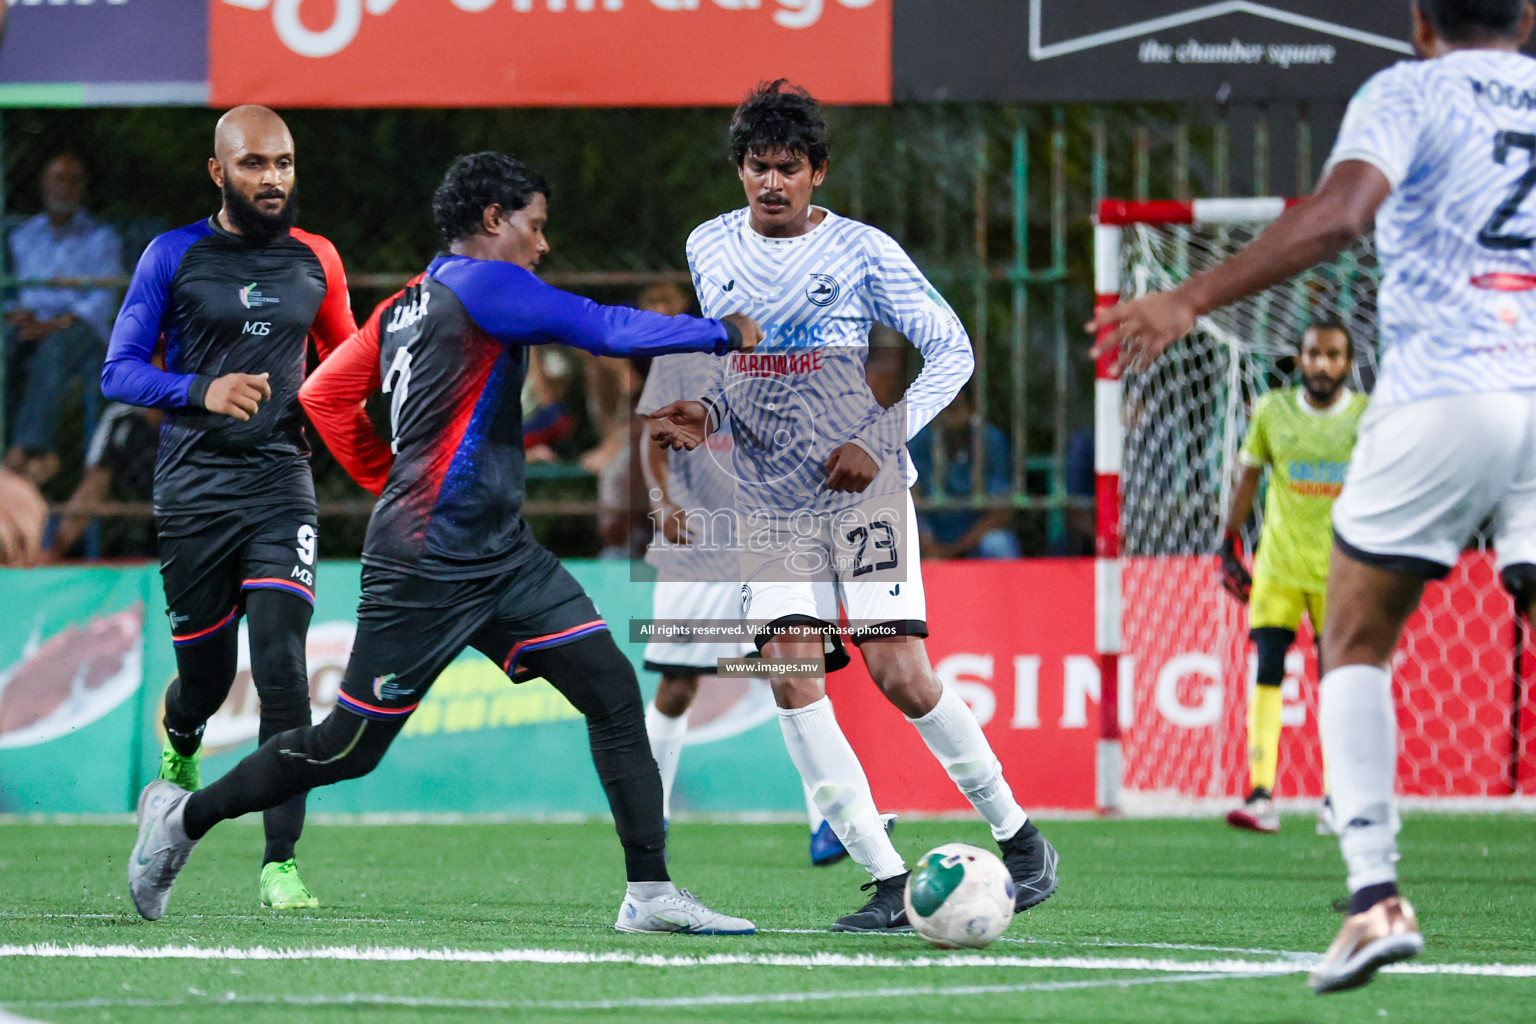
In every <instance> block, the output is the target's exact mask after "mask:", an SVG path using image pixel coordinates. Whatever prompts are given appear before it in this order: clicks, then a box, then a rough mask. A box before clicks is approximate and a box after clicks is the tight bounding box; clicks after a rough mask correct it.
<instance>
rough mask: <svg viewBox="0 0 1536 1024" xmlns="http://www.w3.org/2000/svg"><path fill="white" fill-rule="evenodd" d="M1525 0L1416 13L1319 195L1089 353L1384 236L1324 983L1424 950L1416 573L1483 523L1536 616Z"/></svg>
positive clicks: (1534, 271) (1332, 637)
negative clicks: (1400, 763)
mask: <svg viewBox="0 0 1536 1024" xmlns="http://www.w3.org/2000/svg"><path fill="white" fill-rule="evenodd" d="M1533 18H1536V15H1533V13H1532V8H1531V7H1530V5H1529V4H1528V3H1526V2H1525V0H1417V2H1416V4H1415V6H1414V14H1413V31H1414V43H1415V46H1416V48H1417V49H1418V51H1419V52H1420V54H1421V55H1422V56H1423V57H1424V58H1425V59H1424V60H1422V61H1419V62H1415V63H1403V64H1398V65H1397V66H1395V67H1392V68H1389V69H1387V70H1386V71H1383V72H1381V73H1380V74H1378V75H1376V76H1375V77H1373V78H1372V79H1371V80H1370V81H1369V82H1367V83H1366V85H1365V87H1364V88H1363V89H1361V90H1360V92H1359V94H1358V95H1356V97H1355V99H1354V100H1353V101H1352V102H1351V104H1350V107H1349V112H1348V114H1347V115H1346V116H1345V119H1344V124H1343V127H1342V128H1341V129H1340V131H1339V138H1338V141H1337V143H1336V144H1335V146H1334V149H1333V153H1332V155H1331V156H1330V157H1329V160H1328V164H1327V167H1326V169H1325V171H1324V174H1323V179H1322V184H1321V185H1320V186H1319V188H1318V190H1317V193H1316V194H1315V195H1314V196H1312V198H1310V199H1308V200H1307V201H1306V202H1304V203H1301V204H1300V205H1298V206H1296V207H1294V208H1292V209H1291V210H1289V211H1287V212H1286V214H1285V215H1284V216H1282V217H1281V218H1280V219H1279V220H1277V221H1276V222H1275V223H1274V224H1273V225H1272V226H1271V227H1270V228H1269V230H1268V231H1266V232H1265V233H1264V234H1263V235H1261V236H1260V237H1259V238H1258V239H1256V240H1255V241H1254V243H1253V244H1252V245H1250V246H1249V247H1248V248H1246V249H1244V250H1243V251H1242V252H1240V253H1238V254H1237V255H1236V256H1234V257H1232V258H1231V259H1230V260H1228V261H1227V262H1226V263H1224V264H1222V265H1221V266H1219V267H1216V268H1215V269H1213V270H1211V271H1210V272H1209V273H1206V274H1202V275H1200V276H1198V277H1196V278H1193V279H1192V280H1190V281H1189V282H1187V283H1186V284H1184V285H1183V286H1182V287H1180V288H1179V289H1177V290H1176V291H1172V292H1166V293H1162V294H1155V295H1149V296H1146V297H1144V298H1141V299H1137V300H1134V301H1131V302H1126V303H1122V304H1120V305H1117V306H1115V307H1112V308H1110V309H1107V310H1105V311H1103V312H1102V313H1101V314H1100V316H1099V317H1098V318H1097V319H1096V320H1095V321H1094V323H1093V324H1091V325H1090V328H1091V329H1094V330H1102V331H1103V333H1102V334H1101V335H1100V340H1099V346H1098V349H1096V351H1107V350H1109V349H1110V348H1111V347H1112V346H1115V345H1118V346H1119V347H1120V354H1119V362H1120V364H1121V365H1122V366H1133V367H1135V366H1142V365H1145V364H1146V363H1148V362H1150V361H1151V360H1152V359H1154V358H1156V357H1157V355H1158V354H1159V353H1160V352H1162V351H1163V349H1165V348H1166V347H1167V346H1168V345H1169V344H1171V343H1172V342H1173V341H1175V340H1176V339H1178V338H1179V337H1181V336H1183V335H1184V334H1186V333H1188V331H1189V330H1190V328H1191V327H1192V326H1193V325H1194V322H1195V320H1196V318H1197V317H1199V316H1200V315H1201V314H1203V313H1206V312H1208V311H1209V310H1212V309H1215V308H1217V307H1219V306H1222V305H1225V304H1226V303H1229V302H1232V301H1234V300H1236V299H1238V298H1240V297H1242V296H1244V295H1248V294H1252V293H1253V292H1256V291H1259V290H1260V289H1263V288H1265V287H1267V286H1270V285H1273V284H1276V283H1279V282H1280V281H1283V280H1285V279H1286V278H1287V277H1289V276H1291V275H1292V274H1295V273H1297V272H1299V271H1302V270H1304V269H1306V268H1308V267H1310V266H1312V265H1313V264H1315V263H1318V262H1320V261H1323V260H1327V259H1330V258H1331V257H1333V256H1334V255H1335V254H1337V253H1338V252H1339V251H1340V250H1342V249H1343V247H1344V246H1345V245H1347V244H1348V243H1349V242H1350V241H1351V240H1352V239H1354V238H1355V237H1356V236H1358V235H1360V234H1362V233H1364V232H1366V231H1369V230H1370V228H1371V225H1372V222H1374V223H1375V227H1376V251H1377V253H1378V254H1379V256H1380V259H1381V264H1382V284H1381V294H1380V296H1379V299H1378V308H1379V309H1380V321H1381V322H1380V329H1381V338H1382V345H1383V348H1384V350H1385V354H1384V357H1383V361H1382V370H1381V374H1380V377H1379V379H1378V381H1377V385H1376V391H1375V394H1374V396H1373V398H1372V403H1371V408H1370V410H1369V411H1368V412H1367V413H1366V414H1365V417H1364V420H1363V421H1362V423H1361V426H1360V440H1359V443H1358V445H1357V447H1356V448H1355V455H1354V459H1353V461H1351V463H1350V466H1349V471H1348V473H1347V474H1346V476H1345V481H1344V490H1343V493H1342V494H1341V495H1340V497H1339V499H1338V501H1337V502H1336V503H1335V505H1334V509H1333V535H1334V548H1333V557H1332V562H1331V564H1330V567H1329V572H1328V607H1329V614H1328V622H1327V624H1326V626H1325V627H1324V630H1323V663H1324V665H1325V666H1326V667H1327V673H1326V675H1325V676H1324V677H1323V682H1322V691H1321V697H1320V708H1319V714H1318V727H1319V730H1320V732H1321V735H1322V743H1323V757H1324V760H1325V762H1326V763H1327V765H1328V776H1329V782H1330V785H1331V787H1332V791H1333V803H1334V814H1335V818H1336V820H1337V822H1338V825H1339V830H1338V834H1339V845H1340V848H1341V849H1342V851H1343V854H1344V860H1345V863H1346V865H1347V867H1348V869H1349V888H1350V894H1351V895H1350V905H1349V910H1348V916H1347V917H1346V918H1345V921H1344V927H1343V929H1342V930H1341V931H1340V932H1339V934H1338V937H1337V938H1336V939H1335V940H1334V942H1333V945H1332V946H1330V947H1329V949H1328V952H1327V953H1326V954H1325V956H1324V958H1323V961H1322V963H1320V964H1319V965H1318V967H1317V968H1316V970H1314V971H1313V972H1312V975H1311V979H1310V981H1311V984H1312V987H1313V988H1314V989H1316V990H1317V991H1318V992H1334V991H1341V990H1344V989H1349V988H1354V987H1356V986H1359V985H1363V984H1365V983H1366V982H1368V981H1369V980H1370V979H1371V977H1372V976H1373V975H1374V974H1375V972H1376V970H1377V968H1379V967H1380V966H1382V965H1383V964H1387V963H1391V962H1393V961H1396V960H1403V959H1406V958H1408V957H1412V956H1415V955H1417V954H1418V952H1419V951H1420V950H1421V949H1422V948H1423V945H1424V940H1423V937H1422V936H1421V935H1420V933H1419V928H1418V922H1417V920H1416V919H1415V917H1414V912H1413V908H1412V907H1411V906H1409V904H1408V903H1407V902H1406V901H1404V900H1403V899H1402V898H1401V897H1400V896H1399V895H1398V891H1397V860H1398V855H1397V832H1398V828H1399V822H1398V816H1397V810H1396V804H1395V800H1394V796H1393V774H1394V769H1395V767H1396V759H1397V745H1396V718H1395V715H1394V713H1393V707H1392V692H1391V676H1390V674H1389V665H1390V664H1391V660H1392V654H1393V651H1394V649H1395V648H1396V646H1397V642H1398V638H1399V636H1400V635H1401V633H1402V628H1403V624H1404V623H1405V622H1406V621H1407V619H1408V617H1409V615H1411V614H1412V613H1413V610H1414V609H1415V608H1416V607H1417V606H1418V603H1419V599H1420V597H1421V595H1422V594H1423V591H1424V584H1425V581H1426V580H1431V579H1439V578H1441V577H1443V576H1445V575H1446V573H1448V572H1449V571H1450V568H1451V566H1453V565H1454V564H1455V563H1456V561H1457V559H1458V558H1459V557H1460V554H1461V551H1462V548H1463V547H1464V546H1465V544H1466V542H1467V541H1468V539H1469V538H1470V537H1471V536H1472V533H1473V532H1474V531H1475V530H1476V529H1477V527H1478V525H1479V524H1480V523H1481V522H1482V521H1483V520H1485V519H1487V518H1489V517H1492V519H1493V522H1494V526H1495V531H1496V533H1495V548H1496V550H1497V553H1498V564H1499V568H1500V569H1501V571H1502V576H1503V581H1504V585H1505V586H1506V587H1508V588H1509V590H1510V591H1511V592H1512V593H1513V594H1514V596H1515V599H1516V601H1517V602H1518V604H1519V605H1520V606H1521V607H1522V608H1524V609H1525V611H1526V613H1527V614H1530V613H1531V612H1532V608H1533V602H1536V248H1533V247H1536V198H1533V197H1532V196H1531V192H1532V190H1533V188H1536V60H1531V59H1530V58H1528V57H1524V56H1522V55H1521V54H1520V52H1519V51H1520V49H1521V47H1522V45H1523V44H1524V42H1525V40H1526V39H1527V38H1528V36H1529V35H1530V32H1531V27H1532V22H1533Z"/></svg>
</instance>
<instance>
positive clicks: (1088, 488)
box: [1051, 427, 1098, 556]
mask: <svg viewBox="0 0 1536 1024" xmlns="http://www.w3.org/2000/svg"><path fill="white" fill-rule="evenodd" d="M1066 470H1067V480H1066V484H1067V497H1069V498H1076V499H1082V500H1085V501H1088V502H1090V504H1088V505H1086V506H1084V507H1079V506H1077V505H1073V506H1070V507H1068V509H1067V532H1066V536H1065V537H1063V538H1062V542H1061V546H1060V547H1059V548H1058V549H1057V550H1055V551H1052V552H1051V554H1053V555H1068V556H1078V555H1092V554H1093V553H1094V548H1095V545H1096V543H1097V540H1098V519H1097V515H1096V511H1095V509H1094V506H1093V505H1092V504H1091V502H1092V500H1093V498H1094V496H1095V495H1096V494H1097V493H1098V486H1097V484H1098V476H1097V474H1096V472H1095V471H1094V466H1093V428H1092V427H1082V428H1079V429H1078V430H1074V431H1073V432H1072V436H1071V437H1069V438H1068V439H1067V466H1066Z"/></svg>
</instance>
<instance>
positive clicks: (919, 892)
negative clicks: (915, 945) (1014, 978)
mask: <svg viewBox="0 0 1536 1024" xmlns="http://www.w3.org/2000/svg"><path fill="white" fill-rule="evenodd" d="M904 902H905V903H906V905H907V920H909V921H911V922H912V927H913V929H915V930H916V931H917V934H919V935H921V936H922V937H923V938H925V939H927V940H928V942H929V944H930V945H934V946H937V947H939V948H940V949H982V948H983V947H985V946H988V945H990V944H991V943H992V940H993V939H995V938H997V937H998V936H999V935H1001V934H1003V931H1004V930H1005V929H1006V928H1007V927H1008V922H1009V921H1012V920H1013V879H1012V878H1011V877H1010V876H1009V874H1008V869H1007V868H1005V867H1004V866H1003V862H1002V861H1000V860H998V859H997V855H996V854H992V853H988V852H987V851H986V850H982V849H978V848H977V847H975V846H967V845H966V844H965V843H945V844H944V845H943V846H940V847H938V848H937V849H933V850H929V851H928V852H927V853H925V854H924V855H923V857H922V859H921V860H919V861H918V862H917V866H916V867H915V868H913V870H912V874H911V875H909V876H908V877H907V891H906V895H905V897H904Z"/></svg>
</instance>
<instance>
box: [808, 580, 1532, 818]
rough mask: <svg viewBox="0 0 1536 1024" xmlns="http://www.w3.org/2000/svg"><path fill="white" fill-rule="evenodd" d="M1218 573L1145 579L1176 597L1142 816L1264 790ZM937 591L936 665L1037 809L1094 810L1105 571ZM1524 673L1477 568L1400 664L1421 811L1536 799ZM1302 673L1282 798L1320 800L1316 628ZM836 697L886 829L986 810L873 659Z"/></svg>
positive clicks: (1137, 638)
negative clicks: (1256, 774)
mask: <svg viewBox="0 0 1536 1024" xmlns="http://www.w3.org/2000/svg"><path fill="white" fill-rule="evenodd" d="M1215 573H1216V564H1215V559H1213V558H1210V557H1205V556H1170V557H1163V558H1137V559H1128V560H1127V562H1126V566H1125V574H1126V587H1127V591H1128V592H1133V593H1141V594H1150V593H1153V592H1158V593H1162V594H1165V595H1166V600H1163V601H1161V603H1160V606H1159V608H1158V609H1156V610H1154V611H1150V612H1149V614H1147V615H1145V616H1141V617H1140V621H1141V622H1142V623H1144V624H1146V625H1144V626H1143V627H1142V628H1139V629H1130V628H1128V630H1127V635H1126V653H1125V654H1124V655H1123V656H1122V658H1121V663H1120V673H1121V683H1120V701H1119V703H1120V707H1119V718H1120V723H1121V727H1122V729H1123V730H1124V734H1125V775H1126V778H1125V784H1126V789H1127V791H1128V793H1129V794H1130V795H1131V796H1132V798H1133V799H1135V798H1136V797H1141V798H1152V799H1154V800H1156V799H1158V798H1160V797H1162V798H1166V799H1167V803H1168V806H1169V808H1170V809H1175V808H1176V807H1178V806H1180V805H1182V806H1184V807H1188V806H1191V805H1193V804H1194V803H1196V802H1198V801H1202V800H1217V801H1222V800H1236V799H1240V798H1241V796H1242V793H1243V791H1244V790H1245V788H1246V786H1247V762H1246V759H1245V753H1244V748H1245V745H1246V709H1247V689H1248V687H1249V686H1250V685H1251V681H1252V679H1253V673H1254V663H1253V658H1252V652H1251V649H1250V645H1249V644H1248V642H1247V629H1246V622H1245V619H1244V613H1243V608H1242V606H1241V605H1238V604H1236V603H1235V602H1233V601H1232V600H1231V599H1230V598H1228V597H1226V596H1225V594H1224V593H1223V592H1222V591H1221V589H1220V588H1219V587H1218V586H1216V584H1215ZM923 582H924V586H925V588H926V590H927V594H928V622H929V629H930V632H931V636H930V637H929V639H928V642H927V646H928V653H929V657H930V659H931V660H932V662H933V665H934V668H935V670H936V671H937V673H938V674H939V676H940V677H941V678H942V679H944V681H945V682H946V683H947V684H949V685H951V686H954V687H955V688H956V690H957V691H958V692H959V693H960V695H961V696H962V697H964V698H965V700H966V701H967V703H969V704H970V706H971V708H972V710H973V711H975V713H976V716H977V718H978V719H979V720H980V721H981V723H982V728H983V730H984V731H985V732H986V735H987V738H988V740H989V741H990V742H991V743H992V747H993V749H994V750H995V751H996V752H997V756H998V758H999V759H1000V760H1001V761H1002V763H1003V768H1004V771H1005V772H1006V773H1007V776H1008V779H1009V781H1010V783H1011V784H1012V785H1013V788H1014V792H1015V794H1016V795H1017V796H1018V797H1019V800H1020V802H1021V803H1023V804H1024V806H1025V807H1026V808H1029V809H1031V810H1036V809H1046V808H1065V809H1076V810H1087V809H1091V808H1092V807H1093V802H1094V777H1093V773H1094V744H1095V741H1096V740H1097V737H1098V729H1097V723H1098V719H1097V714H1098V710H1097V709H1098V696H1099V683H1100V680H1099V668H1098V662H1097V659H1096V658H1095V657H1094V656H1093V643H1094V639H1093V565H1092V562H1091V561H1089V560H1086V559H1083V560H1035V561H1021V562H948V563H927V564H925V565H924V566H923ZM1513 654H1514V617H1513V611H1512V604H1511V602H1510V599H1509V597H1508V595H1506V594H1505V593H1504V591H1503V589H1502V588H1501V587H1500V585H1499V581H1498V578H1497V573H1496V571H1495V570H1494V566H1493V560H1492V558H1491V557H1489V556H1487V555H1481V554H1478V555H1468V556H1466V557H1464V558H1463V559H1462V561H1461V563H1460V564H1459V565H1458V566H1457V567H1456V569H1455V570H1454V571H1453V572H1452V574H1451V575H1450V577H1448V578H1447V579H1446V580H1444V581H1442V582H1439V583H1434V584H1431V585H1430V587H1429V588H1428V590H1427V591H1426V593H1425V596H1424V602H1423V605H1422V606H1421V608H1420V610H1419V611H1418V613H1416V614H1415V615H1414V617H1413V618H1412V619H1411V620H1410V622H1409V625H1408V629H1407V633H1406V636H1405V638H1404V641H1403V643H1402V645H1401V647H1400V648H1399V651H1398V654H1397V657H1396V658H1395V660H1394V665H1393V691H1394V693H1395V695H1396V698H1397V707H1398V728H1399V735H1400V739H1399V758H1398V791H1399V792H1400V793H1401V794H1403V795H1404V796H1410V797H1482V796H1503V795H1507V794H1509V793H1511V792H1516V791H1518V792H1522V793H1530V792H1533V791H1536V743H1532V742H1531V739H1530V738H1531V737H1532V736H1533V735H1536V733H1533V732H1532V730H1533V728H1536V696H1533V693H1532V690H1533V687H1531V686H1530V685H1529V684H1527V686H1526V687H1525V688H1524V691H1523V693H1517V691H1516V688H1515V683H1514V661H1513ZM1527 660H1531V659H1529V658H1528V659H1527ZM1287 669H1288V675H1287V678H1286V681H1285V684H1284V687H1283V689H1282V692H1283V693H1284V695H1285V704H1284V711H1283V723H1284V726H1285V728H1284V731H1283V733H1282V736H1281V749H1280V781H1279V792H1278V794H1277V795H1278V796H1280V797H1282V798H1287V797H1288V798H1297V797H1315V798H1320V797H1321V795H1322V792H1323V771H1322V754H1321V750H1320V748H1319V744H1318V736H1317V664H1316V656H1315V653H1314V651H1313V643H1312V637H1311V635H1310V633H1308V632H1307V631H1306V629H1305V627H1303V631H1302V635H1301V637H1300V638H1299V640H1298V642H1297V645H1296V647H1295V648H1293V649H1292V651H1291V656H1290V658H1289V659H1288V661H1287ZM829 692H830V693H831V696H832V701H833V705H834V707H835V709H836V711H837V717H838V721H839V722H840V723H841V724H842V727H843V730H844V732H846V733H847V734H848V738H849V741H850V742H851V743H852V744H853V746H854V749H855V750H857V751H858V754H859V757H860V759H861V760H862V761H863V763H864V765H865V768H866V770H867V771H868V774H869V778H870V784H871V786H872V787H873V789H874V793H875V798H876V801H877V802H878V803H879V805H880V808H881V809H882V810H886V811H923V812H944V811H964V810H966V809H967V808H968V804H967V803H966V801H965V799H964V797H962V796H961V795H960V793H959V792H958V790H956V788H955V786H954V783H952V782H951V781H950V780H949V778H948V777H947V776H946V775H945V773H944V770H943V769H942V768H941V767H940V766H939V764H938V763H937V762H936V761H935V760H934V758H933V756H932V755H931V754H929V752H928V750H927V748H926V747H924V745H923V742H922V740H921V738H920V737H919V736H918V734H917V730H915V729H913V728H912V727H911V726H910V725H908V724H907V722H906V721H905V720H904V719H903V718H902V716H901V714H900V713H899V712H898V711H897V710H896V709H895V708H894V707H892V706H891V705H890V703H889V702H887V701H886V700H885V698H884V697H883V696H882V695H881V694H880V692H879V691H878V690H877V689H876V688H875V686H874V684H873V682H871V681H870V679H869V676H868V674H867V673H866V672H865V670H864V666H863V662H862V661H861V660H858V659H857V658H856V659H855V662H854V665H853V666H852V667H850V668H849V669H847V670H845V671H843V672H840V673H837V674H836V675H834V676H832V677H831V679H830V680H829ZM1517 705H1518V706H1517ZM1517 725H1518V728H1517ZM1521 733H1523V734H1524V736H1525V737H1526V739H1525V741H1524V743H1523V749H1521V748H1519V747H1517V746H1516V743H1517V740H1516V736H1517V735H1519V734H1521ZM1156 806H1158V804H1156V803H1153V804H1150V805H1149V807H1151V808H1154V809H1155V807H1156Z"/></svg>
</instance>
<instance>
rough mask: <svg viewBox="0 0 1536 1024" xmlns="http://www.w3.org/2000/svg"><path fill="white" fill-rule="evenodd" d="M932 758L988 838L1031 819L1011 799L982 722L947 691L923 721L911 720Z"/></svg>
mask: <svg viewBox="0 0 1536 1024" xmlns="http://www.w3.org/2000/svg"><path fill="white" fill-rule="evenodd" d="M907 721H909V722H911V723H912V724H913V725H914V726H916V727H917V732H918V735H920V736H921V737H922V738H923V742H924V743H926V744H928V749H929V751H930V752H932V754H933V756H934V757H936V758H938V761H939V764H941V765H943V766H944V770H945V771H946V772H947V773H949V777H950V778H951V779H953V780H954V781H955V785H956V786H958V787H959V788H960V792H962V793H964V794H965V798H966V799H967V800H969V801H970V802H971V806H972V807H975V808H976V811H977V813H979V814H980V815H981V816H982V817H983V818H985V819H986V820H987V824H988V825H991V826H992V838H994V839H1007V838H1008V837H1009V836H1012V835H1013V834H1014V833H1015V832H1017V831H1018V830H1019V829H1021V828H1023V827H1024V823H1025V822H1026V821H1028V820H1029V815H1027V814H1025V813H1024V808H1022V807H1020V806H1019V803H1018V801H1017V800H1015V799H1014V798H1013V790H1012V789H1011V788H1010V787H1009V785H1008V780H1007V779H1005V778H1003V766H1002V764H1000V763H999V762H998V760H997V755H996V754H994V753H992V745H991V744H990V743H988V742H987V737H986V736H984V735H983V734H982V731H981V723H979V722H977V721H976V716H975V715H973V714H971V709H970V707H969V706H968V705H967V704H966V703H965V701H964V700H962V699H961V698H960V695H959V694H957V693H955V691H953V690H951V689H950V688H949V687H947V686H946V687H944V694H943V696H941V697H940V698H939V702H938V703H937V704H935V705H934V707H933V710H932V711H930V712H928V713H927V714H926V715H924V716H923V717H922V718H909V719H907Z"/></svg>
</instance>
